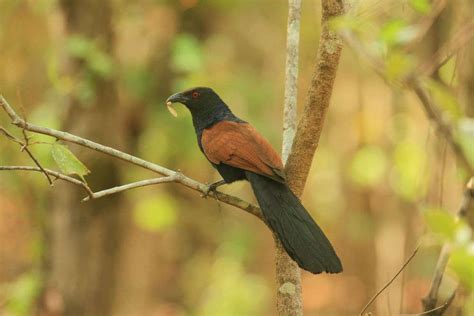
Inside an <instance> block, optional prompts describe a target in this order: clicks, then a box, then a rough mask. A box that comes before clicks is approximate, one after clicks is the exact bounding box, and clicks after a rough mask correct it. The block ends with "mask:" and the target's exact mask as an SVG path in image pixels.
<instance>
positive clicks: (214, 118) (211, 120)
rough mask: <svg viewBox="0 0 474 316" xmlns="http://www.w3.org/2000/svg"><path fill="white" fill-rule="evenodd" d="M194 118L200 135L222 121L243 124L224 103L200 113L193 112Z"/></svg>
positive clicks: (200, 110) (202, 110)
mask: <svg viewBox="0 0 474 316" xmlns="http://www.w3.org/2000/svg"><path fill="white" fill-rule="evenodd" d="M191 114H192V117H193V125H194V129H195V130H196V133H197V134H198V135H199V134H201V133H202V131H203V130H204V129H205V128H208V127H210V126H212V125H214V124H215V123H217V122H220V121H224V120H226V121H236V122H243V121H242V120H241V119H239V118H238V117H237V116H235V115H234V114H233V113H232V111H231V110H230V109H229V107H228V106H227V105H226V104H225V103H222V104H220V105H219V106H215V107H206V108H205V109H203V108H201V109H199V111H193V110H191Z"/></svg>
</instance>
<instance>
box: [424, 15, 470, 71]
mask: <svg viewBox="0 0 474 316" xmlns="http://www.w3.org/2000/svg"><path fill="white" fill-rule="evenodd" d="M473 37H474V21H470V22H467V23H466V24H465V25H463V26H462V27H461V28H460V29H459V30H458V31H457V32H456V33H455V34H453V35H452V36H450V39H449V41H448V42H446V43H444V45H443V46H442V47H441V48H440V49H439V50H438V51H437V52H436V53H435V54H434V55H433V57H432V58H431V59H430V60H428V61H427V62H426V63H424V64H422V65H421V66H420V67H419V68H418V69H419V70H418V71H417V73H420V74H423V75H425V76H431V74H433V73H434V72H435V71H437V70H438V69H439V68H441V67H442V66H443V65H444V64H446V63H447V62H448V61H449V60H450V59H451V57H453V56H454V55H455V54H456V52H457V51H459V49H461V48H462V47H463V46H465V45H466V44H467V43H469V42H470V41H471V40H472V38H473Z"/></svg>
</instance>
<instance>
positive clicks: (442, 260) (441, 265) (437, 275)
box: [422, 177, 474, 311]
mask: <svg viewBox="0 0 474 316" xmlns="http://www.w3.org/2000/svg"><path fill="white" fill-rule="evenodd" d="M473 201H474V177H473V178H471V179H470V180H469V182H468V183H467V184H466V189H465V190H464V196H463V199H462V201H461V206H460V207H459V210H458V212H457V214H456V217H457V218H458V219H462V218H465V217H466V216H467V214H468V211H469V209H471V208H472V204H473ZM450 255H451V246H450V245H449V244H448V243H446V244H444V245H443V248H442V249H441V253H440V255H439V257H438V262H437V263H436V268H435V272H434V274H433V279H432V281H431V287H430V291H429V292H428V295H427V296H426V297H424V298H423V299H422V303H423V308H424V310H425V311H428V310H430V309H433V307H435V306H436V302H437V301H438V293H439V288H440V286H441V281H442V280H443V275H444V271H445V270H446V266H447V265H448V261H449V257H450Z"/></svg>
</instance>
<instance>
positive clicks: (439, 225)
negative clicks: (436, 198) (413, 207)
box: [425, 209, 471, 244]
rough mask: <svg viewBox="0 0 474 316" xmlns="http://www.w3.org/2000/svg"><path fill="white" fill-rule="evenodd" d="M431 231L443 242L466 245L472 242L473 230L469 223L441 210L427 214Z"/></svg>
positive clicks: (434, 210) (427, 221)
mask: <svg viewBox="0 0 474 316" xmlns="http://www.w3.org/2000/svg"><path fill="white" fill-rule="evenodd" d="M425 221H426V224H427V225H428V227H429V229H430V230H431V231H432V232H433V233H435V234H436V235H438V236H439V237H441V238H442V239H443V240H448V241H454V242H456V243H458V244H465V243H466V242H468V241H469V240H470V237H471V230H470V228H469V226H468V225H467V223H466V222H465V221H463V220H458V219H456V217H455V216H454V215H452V214H449V213H448V212H446V211H443V210H440V209H431V210H428V211H427V212H426V213H425Z"/></svg>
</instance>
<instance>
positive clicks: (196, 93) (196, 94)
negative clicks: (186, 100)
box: [192, 91, 199, 99]
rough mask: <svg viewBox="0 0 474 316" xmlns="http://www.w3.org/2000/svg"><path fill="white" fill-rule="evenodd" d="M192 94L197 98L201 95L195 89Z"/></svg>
mask: <svg viewBox="0 0 474 316" xmlns="http://www.w3.org/2000/svg"><path fill="white" fill-rule="evenodd" d="M192 96H193V98H194V99H196V98H197V97H198V96H199V92H197V91H194V92H193V94H192Z"/></svg>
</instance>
